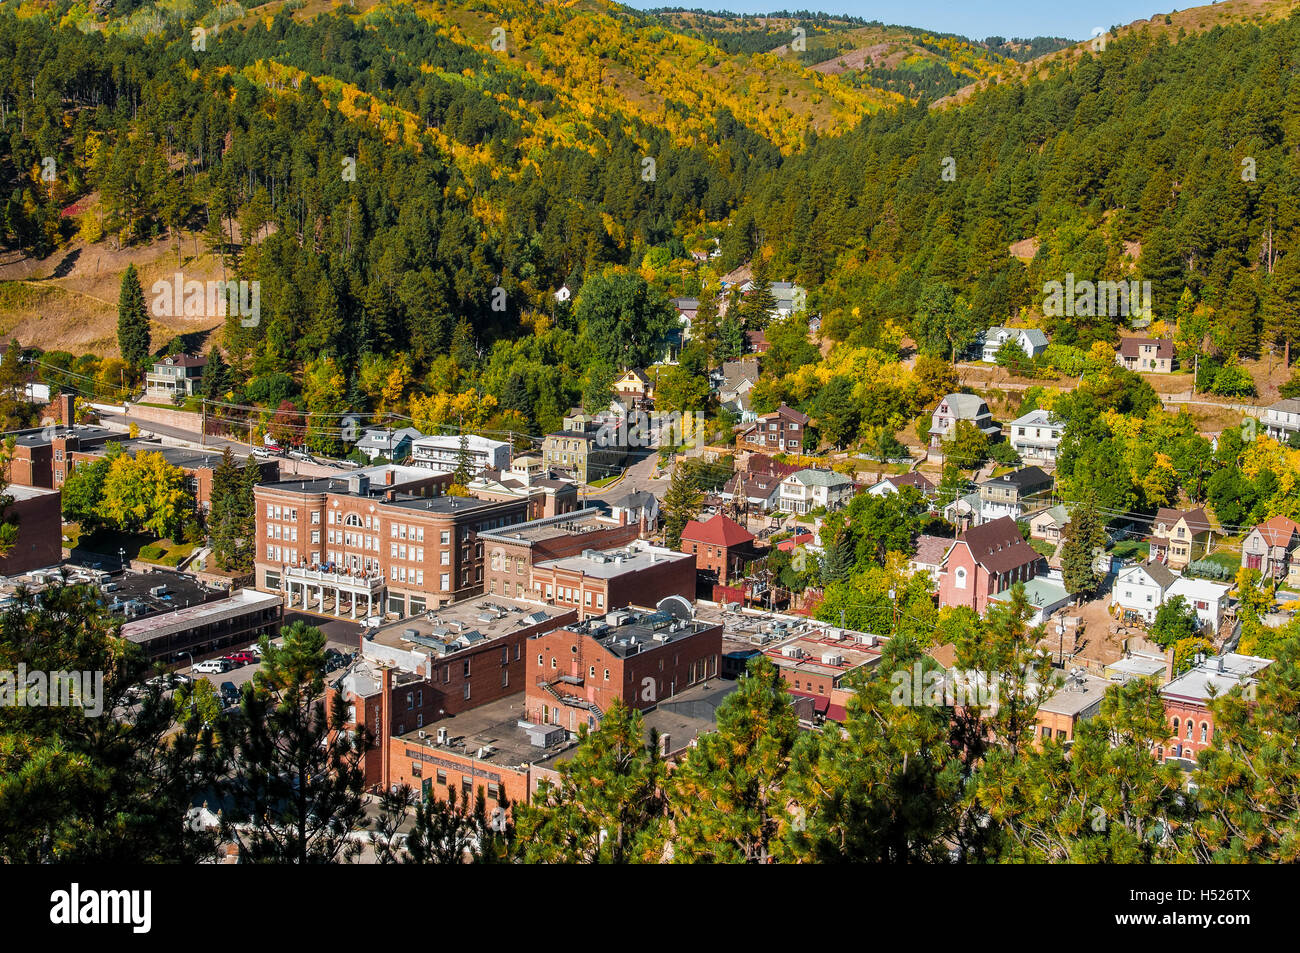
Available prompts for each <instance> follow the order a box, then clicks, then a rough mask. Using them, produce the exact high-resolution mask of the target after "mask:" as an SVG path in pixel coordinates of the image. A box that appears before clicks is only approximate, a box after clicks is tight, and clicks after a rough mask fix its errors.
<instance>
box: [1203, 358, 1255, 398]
mask: <svg viewBox="0 0 1300 953" xmlns="http://www.w3.org/2000/svg"><path fill="white" fill-rule="evenodd" d="M1210 393H1211V394H1218V395H1220V396H1221V397H1254V396H1255V393H1256V392H1255V380H1254V378H1252V377H1251V376H1250V374H1249V372H1247V370H1246V369H1245V368H1244V367H1238V366H1236V365H1234V364H1229V365H1227V366H1226V367H1221V368H1219V370H1218V372H1217V373H1216V374H1215V375H1214V381H1213V383H1211V384H1210Z"/></svg>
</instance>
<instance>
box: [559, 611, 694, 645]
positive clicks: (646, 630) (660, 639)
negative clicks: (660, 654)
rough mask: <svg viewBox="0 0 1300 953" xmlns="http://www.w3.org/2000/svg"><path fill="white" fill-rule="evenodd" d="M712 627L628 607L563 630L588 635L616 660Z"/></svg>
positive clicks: (668, 614) (662, 613) (665, 614)
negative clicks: (615, 657)
mask: <svg viewBox="0 0 1300 953" xmlns="http://www.w3.org/2000/svg"><path fill="white" fill-rule="evenodd" d="M683 604H684V603H683ZM715 625H716V623H713V622H704V621H700V620H699V619H688V618H684V617H681V616H678V615H674V614H673V613H671V612H668V611H666V610H662V609H642V608H627V609H615V610H614V611H613V612H607V613H606V614H605V615H603V616H596V617H589V618H587V619H585V620H583V621H582V622H576V623H573V624H572V625H569V626H566V627H565V628H567V629H568V631H570V632H577V633H579V634H580V635H585V636H587V637H588V638H590V639H592V640H593V641H595V642H597V643H599V644H600V646H601V647H602V648H604V649H605V650H606V651H608V652H610V653H611V654H613V655H616V656H618V657H619V658H631V657H632V656H634V655H640V654H641V653H642V652H648V651H652V650H654V649H657V648H660V647H662V646H664V645H667V644H669V643H672V642H681V641H682V640H684V639H688V638H690V637H691V636H693V635H697V634H699V633H700V632H703V631H705V630H706V629H711V628H713V627H714V626H715Z"/></svg>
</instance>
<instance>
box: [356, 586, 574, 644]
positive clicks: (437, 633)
mask: <svg viewBox="0 0 1300 953" xmlns="http://www.w3.org/2000/svg"><path fill="white" fill-rule="evenodd" d="M572 614H573V610H572V609H570V608H567V607H564V606H547V605H540V604H538V603H535V602H521V601H519V600H516V599H506V598H504V597H502V596H495V595H494V596H484V597H480V598H476V599H466V600H464V601H462V602H454V603H452V604H451V605H449V606H445V607H443V608H441V609H432V610H430V611H428V612H424V613H421V614H420V615H418V616H413V617H411V618H409V619H402V620H401V621H399V622H394V623H393V624H391V625H386V626H383V627H382V628H379V629H375V630H374V633H373V637H372V636H371V634H370V633H367V634H366V638H365V641H366V642H367V643H374V644H377V645H386V646H389V647H391V648H399V649H403V650H405V651H425V650H428V649H433V650H434V651H435V652H436V653H437V654H438V655H440V656H441V655H446V654H448V653H450V652H454V651H458V650H459V649H462V648H469V647H472V646H474V645H477V644H480V643H482V642H485V641H491V640H492V639H497V638H500V637H501V636H503V635H509V634H510V633H511V632H518V631H519V630H520V629H524V628H528V627H530V626H534V625H539V624H542V623H545V622H547V621H548V620H552V619H557V618H560V617H562V616H570V615H572ZM556 627H557V628H558V624H557V626H556Z"/></svg>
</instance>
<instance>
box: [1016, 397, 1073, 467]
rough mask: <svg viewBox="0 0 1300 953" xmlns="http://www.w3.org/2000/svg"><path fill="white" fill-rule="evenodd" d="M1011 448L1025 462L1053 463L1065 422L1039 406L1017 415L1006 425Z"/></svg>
mask: <svg viewBox="0 0 1300 953" xmlns="http://www.w3.org/2000/svg"><path fill="white" fill-rule="evenodd" d="M1007 427H1008V429H1009V430H1010V435H1009V439H1010V442H1011V448H1012V449H1013V450H1015V451H1016V453H1017V454H1019V455H1020V459H1021V460H1024V461H1025V462H1026V463H1055V462H1056V452H1057V450H1058V448H1059V447H1060V446H1061V436H1062V435H1063V434H1064V433H1065V424H1064V423H1063V422H1062V421H1061V420H1059V419H1058V418H1057V417H1056V416H1055V415H1053V414H1052V413H1051V411H1047V410H1042V409H1041V408H1039V409H1035V410H1031V411H1030V412H1029V413H1027V414H1025V415H1023V416H1021V417H1017V418H1016V419H1015V420H1013V421H1011V423H1009V424H1008V425H1007Z"/></svg>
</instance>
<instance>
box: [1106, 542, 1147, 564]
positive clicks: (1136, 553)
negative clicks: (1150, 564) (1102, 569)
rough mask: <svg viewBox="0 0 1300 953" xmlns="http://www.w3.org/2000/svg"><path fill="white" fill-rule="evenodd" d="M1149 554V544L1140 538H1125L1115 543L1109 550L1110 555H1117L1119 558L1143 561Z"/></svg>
mask: <svg viewBox="0 0 1300 953" xmlns="http://www.w3.org/2000/svg"><path fill="white" fill-rule="evenodd" d="M1150 554H1151V544H1150V543H1145V542H1143V541H1142V540H1140V539H1126V540H1124V541H1123V542H1119V543H1116V544H1115V548H1114V549H1112V550H1111V555H1112V556H1118V557H1119V558H1120V559H1135V560H1137V561H1138V562H1143V561H1145V560H1146V558H1147V556H1149V555H1150Z"/></svg>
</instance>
